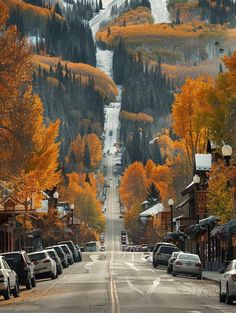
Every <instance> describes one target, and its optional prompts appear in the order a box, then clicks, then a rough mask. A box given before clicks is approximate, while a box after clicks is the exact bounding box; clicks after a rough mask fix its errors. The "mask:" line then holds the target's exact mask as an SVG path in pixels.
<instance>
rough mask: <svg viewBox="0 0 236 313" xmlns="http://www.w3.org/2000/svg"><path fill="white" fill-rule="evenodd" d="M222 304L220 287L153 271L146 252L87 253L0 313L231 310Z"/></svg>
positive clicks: (4, 303) (4, 306)
mask: <svg viewBox="0 0 236 313" xmlns="http://www.w3.org/2000/svg"><path fill="white" fill-rule="evenodd" d="M235 309H236V305H235V304H234V305H232V306H227V305H225V304H220V303H219V302H218V286H217V285H215V284H214V283H211V282H209V281H206V280H202V281H198V280H197V279H195V278H189V277H184V276H183V277H180V276H179V277H177V278H176V277H174V278H173V277H172V276H171V275H168V274H167V273H166V270H165V268H164V267H163V268H159V269H153V268H152V266H151V264H150V263H149V261H147V260H146V259H145V258H144V255H142V253H132V252H112V251H111V252H105V253H104V252H103V253H102V252H101V253H93V254H92V253H90V254H89V253H84V254H83V262H81V263H76V264H74V265H72V266H71V267H70V268H68V269H66V270H65V271H64V274H63V275H62V276H61V277H60V278H59V279H58V280H56V281H55V280H54V281H53V280H42V281H40V282H38V283H37V287H36V288H35V289H32V290H30V291H26V290H25V291H24V290H22V292H21V297H20V298H18V299H13V298H12V299H11V300H10V301H4V300H3V301H0V312H30V313H40V312H52V313H54V312H55V313H62V312H63V313H74V312H80V313H85V312H86V313H90V312H94V313H100V312H109V313H120V312H121V313H133V312H134V313H141V312H142V313H146V312H148V313H172V312H176V313H200V312H201V313H213V312H214V313H217V312H219V313H223V312H224V313H230V312H232V313H233V312H235Z"/></svg>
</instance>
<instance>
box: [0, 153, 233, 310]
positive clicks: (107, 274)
mask: <svg viewBox="0 0 236 313" xmlns="http://www.w3.org/2000/svg"><path fill="white" fill-rule="evenodd" d="M114 158H115V157H114V156H109V157H107V158H106V164H107V166H108V172H107V173H108V176H107V180H108V181H109V184H110V188H108V191H107V200H106V207H107V212H106V217H107V226H106V232H105V246H106V252H100V253H98V252H97V253H95V252H94V253H83V262H81V263H75V264H74V265H72V266H70V267H69V268H68V269H66V270H64V273H63V275H62V276H60V278H59V279H58V280H42V281H40V282H38V283H37V287H36V288H35V289H32V290H31V291H26V290H23V291H22V292H21V297H20V298H18V299H11V300H10V301H3V300H2V301H0V306H1V309H0V311H1V312H30V313H39V312H40V313H41V312H52V313H54V312H55V313H67V312H68V313H74V312H80V313H85V312H86V313H90V312H94V313H100V312H109V313H133V312H135V313H139V312H140V313H141V312H142V313H144V312H148V313H157V312H158V313H172V312H175V313H203V312H204V313H211V312H212V313H213V312H214V313H217V312H219V313H231V312H235V309H236V304H234V305H232V306H227V305H225V304H221V303H219V301H218V284H217V283H215V282H213V281H209V280H201V281H199V280H197V279H195V278H190V277H184V276H183V277H181V276H178V277H172V276H171V275H169V274H167V273H166V268H165V267H160V268H157V269H153V267H152V264H151V263H150V261H149V260H148V259H146V258H145V255H144V254H142V253H140V252H134V253H133V252H122V251H120V250H121V246H120V231H121V229H123V220H122V219H120V218H119V202H118V196H117V182H116V179H115V177H113V175H112V171H113V164H114V162H116V161H115V160H114Z"/></svg>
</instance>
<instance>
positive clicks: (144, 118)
mask: <svg viewBox="0 0 236 313" xmlns="http://www.w3.org/2000/svg"><path fill="white" fill-rule="evenodd" d="M119 118H120V119H121V120H130V121H138V122H146V123H153V120H154V119H153V117H152V116H151V115H149V114H147V113H142V112H139V113H132V112H128V111H121V112H120V114H119Z"/></svg>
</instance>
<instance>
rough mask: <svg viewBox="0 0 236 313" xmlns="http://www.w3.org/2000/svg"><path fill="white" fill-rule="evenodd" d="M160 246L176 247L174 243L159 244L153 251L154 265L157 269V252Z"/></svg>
mask: <svg viewBox="0 0 236 313" xmlns="http://www.w3.org/2000/svg"><path fill="white" fill-rule="evenodd" d="M160 246H168V247H176V245H174V244H173V243H170V242H161V241H160V242H157V243H156V245H155V247H154V249H153V250H152V265H153V267H155V268H156V267H157V264H156V258H155V254H156V252H157V250H158V249H159V247H160Z"/></svg>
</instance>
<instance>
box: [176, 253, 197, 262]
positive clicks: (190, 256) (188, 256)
mask: <svg viewBox="0 0 236 313" xmlns="http://www.w3.org/2000/svg"><path fill="white" fill-rule="evenodd" d="M179 259H180V260H191V261H196V262H199V261H200V259H199V256H198V255H195V254H184V253H181V254H180V255H179Z"/></svg>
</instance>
